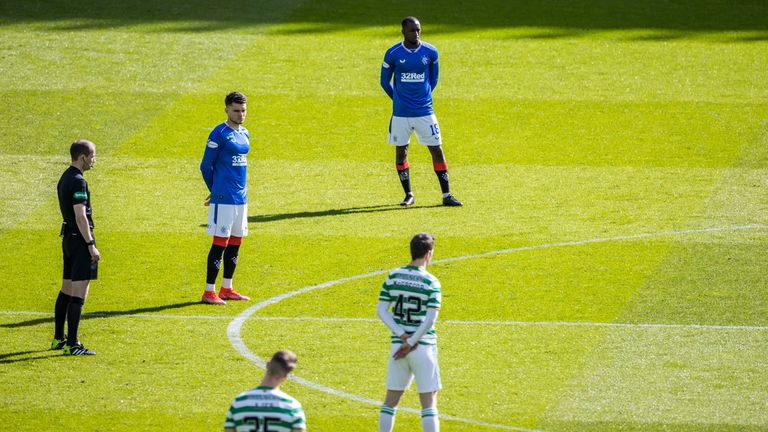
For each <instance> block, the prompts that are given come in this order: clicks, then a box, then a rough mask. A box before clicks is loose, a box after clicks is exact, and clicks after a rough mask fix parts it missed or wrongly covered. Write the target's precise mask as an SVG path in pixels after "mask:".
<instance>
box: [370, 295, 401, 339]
mask: <svg viewBox="0 0 768 432" xmlns="http://www.w3.org/2000/svg"><path fill="white" fill-rule="evenodd" d="M389 304H390V302H388V301H384V300H379V304H378V305H377V306H376V315H378V316H379V319H380V320H381V321H382V322H383V323H384V324H386V326H387V327H389V329H390V330H392V333H394V334H395V336H397V337H400V336H402V335H404V334H405V330H403V328H402V327H400V326H399V325H397V323H396V322H395V318H394V317H393V316H392V313H391V312H390V311H389Z"/></svg>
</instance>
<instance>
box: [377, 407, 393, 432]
mask: <svg viewBox="0 0 768 432" xmlns="http://www.w3.org/2000/svg"><path fill="white" fill-rule="evenodd" d="M396 412H397V408H392V407H388V406H386V405H382V406H381V411H379V432H392V429H393V428H394V427H395V413H396Z"/></svg>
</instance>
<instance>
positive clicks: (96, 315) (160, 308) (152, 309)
mask: <svg viewBox="0 0 768 432" xmlns="http://www.w3.org/2000/svg"><path fill="white" fill-rule="evenodd" d="M51 304H52V305H53V302H52V303H51ZM197 304H200V302H184V303H174V304H168V305H162V306H154V307H146V308H137V309H131V310H125V311H99V312H89V313H84V314H83V316H82V318H81V319H83V320H87V319H93V318H112V317H120V316H127V315H137V314H144V313H152V312H162V311H167V310H171V309H179V308H184V307H187V306H192V305H197ZM52 322H53V316H48V317H45V318H35V319H31V320H27V321H21V322H15V323H9V324H0V328H20V327H32V326H36V325H39V324H46V323H52ZM0 358H1V357H0Z"/></svg>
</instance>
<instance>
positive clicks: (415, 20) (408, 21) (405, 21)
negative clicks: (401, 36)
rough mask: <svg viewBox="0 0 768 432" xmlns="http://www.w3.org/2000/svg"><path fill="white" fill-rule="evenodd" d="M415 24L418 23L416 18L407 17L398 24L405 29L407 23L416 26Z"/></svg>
mask: <svg viewBox="0 0 768 432" xmlns="http://www.w3.org/2000/svg"><path fill="white" fill-rule="evenodd" d="M417 22H419V19H418V18H416V17H415V16H407V17H405V18H403V21H402V22H401V23H400V25H401V26H403V28H405V26H406V25H407V24H408V23H414V24H416V23H417Z"/></svg>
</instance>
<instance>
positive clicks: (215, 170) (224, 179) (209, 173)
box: [200, 122, 251, 204]
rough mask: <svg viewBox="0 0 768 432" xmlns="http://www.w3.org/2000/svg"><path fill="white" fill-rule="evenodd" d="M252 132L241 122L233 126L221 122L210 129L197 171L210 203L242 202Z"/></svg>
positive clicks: (244, 197) (246, 193)
mask: <svg viewBox="0 0 768 432" xmlns="http://www.w3.org/2000/svg"><path fill="white" fill-rule="evenodd" d="M250 138H251V135H250V134H249V133H248V130H247V129H246V128H244V127H243V126H240V129H238V130H235V129H232V128H231V127H229V125H227V122H224V123H222V124H220V125H218V126H216V127H215V128H213V131H211V134H210V135H209V136H208V142H207V143H206V145H205V153H203V161H202V162H201V163H200V171H201V172H202V173H203V180H205V184H206V185H207V186H208V190H210V191H211V204H245V203H247V202H248V196H247V195H248V186H246V184H245V179H246V168H247V167H248V157H247V155H248V151H249V150H250V149H251V144H250Z"/></svg>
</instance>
